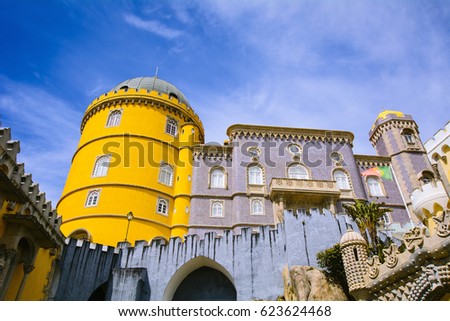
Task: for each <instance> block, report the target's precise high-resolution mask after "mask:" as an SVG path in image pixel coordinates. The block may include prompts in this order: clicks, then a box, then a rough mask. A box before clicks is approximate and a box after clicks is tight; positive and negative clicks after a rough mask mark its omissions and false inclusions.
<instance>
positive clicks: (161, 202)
mask: <svg viewBox="0 0 450 321" xmlns="http://www.w3.org/2000/svg"><path fill="white" fill-rule="evenodd" d="M156 213H157V214H161V215H164V216H167V215H168V213H169V200H168V199H167V198H164V197H158V199H157V201H156Z"/></svg>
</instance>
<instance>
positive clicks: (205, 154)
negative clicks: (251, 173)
mask: <svg viewBox="0 0 450 321" xmlns="http://www.w3.org/2000/svg"><path fill="white" fill-rule="evenodd" d="M193 155H194V159H197V160H200V159H209V160H214V161H216V160H232V159H233V147H232V146H222V145H198V146H194V153H193Z"/></svg>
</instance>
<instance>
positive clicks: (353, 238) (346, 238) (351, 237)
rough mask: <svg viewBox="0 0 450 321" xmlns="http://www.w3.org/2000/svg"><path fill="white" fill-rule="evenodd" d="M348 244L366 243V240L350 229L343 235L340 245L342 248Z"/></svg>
mask: <svg viewBox="0 0 450 321" xmlns="http://www.w3.org/2000/svg"><path fill="white" fill-rule="evenodd" d="M347 243H366V240H364V238H363V237H362V236H361V234H359V233H358V232H355V231H353V229H352V228H351V227H350V228H349V229H348V230H347V232H345V234H344V235H342V237H341V240H340V241H339V244H340V245H341V246H342V245H344V244H347Z"/></svg>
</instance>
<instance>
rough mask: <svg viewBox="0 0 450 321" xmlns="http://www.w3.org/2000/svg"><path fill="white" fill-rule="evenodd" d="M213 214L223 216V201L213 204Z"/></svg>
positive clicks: (213, 215)
mask: <svg viewBox="0 0 450 321" xmlns="http://www.w3.org/2000/svg"><path fill="white" fill-rule="evenodd" d="M211 216H212V217H223V203H222V202H219V201H215V202H213V203H212V205H211Z"/></svg>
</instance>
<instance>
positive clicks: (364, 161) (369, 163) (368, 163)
mask: <svg viewBox="0 0 450 321" xmlns="http://www.w3.org/2000/svg"><path fill="white" fill-rule="evenodd" d="M354 157H355V161H356V164H357V165H358V166H360V167H376V166H390V165H391V157H388V156H374V155H354Z"/></svg>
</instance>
